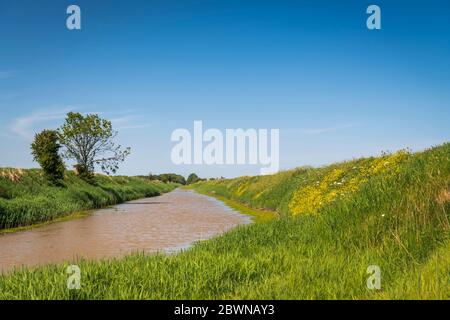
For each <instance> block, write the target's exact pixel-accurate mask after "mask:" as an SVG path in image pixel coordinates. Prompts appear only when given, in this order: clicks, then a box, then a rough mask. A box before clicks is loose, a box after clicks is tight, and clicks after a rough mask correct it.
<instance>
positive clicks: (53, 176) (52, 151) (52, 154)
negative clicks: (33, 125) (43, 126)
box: [31, 130, 65, 183]
mask: <svg viewBox="0 0 450 320" xmlns="http://www.w3.org/2000/svg"><path fill="white" fill-rule="evenodd" d="M60 148H61V145H60V144H59V143H58V134H57V132H56V131H55V130H44V131H42V132H40V133H37V134H36V135H35V136H34V141H33V143H32V144H31V154H32V155H33V158H34V160H35V161H36V162H38V163H39V165H40V166H41V168H42V170H43V171H44V175H45V176H46V177H47V178H48V179H49V180H50V181H51V182H53V183H58V182H59V181H60V180H62V179H64V170H65V167H64V162H63V160H62V159H61V156H60V155H59V149H60Z"/></svg>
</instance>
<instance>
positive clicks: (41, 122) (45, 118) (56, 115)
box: [10, 108, 73, 139]
mask: <svg viewBox="0 0 450 320" xmlns="http://www.w3.org/2000/svg"><path fill="white" fill-rule="evenodd" d="M71 110H73V108H70V109H69V108H64V109H60V110H56V111H39V112H35V113H32V114H29V115H25V116H22V117H19V118H16V119H14V120H13V122H12V124H11V126H10V131H11V132H12V133H13V134H15V135H18V136H20V137H23V138H25V139H30V138H32V137H33V135H34V134H35V133H36V132H37V131H38V130H40V129H42V128H43V126H52V125H53V124H54V122H55V121H56V120H62V119H64V118H65V116H66V114H67V112H69V111H71ZM54 125H55V127H56V126H57V125H56V124H54Z"/></svg>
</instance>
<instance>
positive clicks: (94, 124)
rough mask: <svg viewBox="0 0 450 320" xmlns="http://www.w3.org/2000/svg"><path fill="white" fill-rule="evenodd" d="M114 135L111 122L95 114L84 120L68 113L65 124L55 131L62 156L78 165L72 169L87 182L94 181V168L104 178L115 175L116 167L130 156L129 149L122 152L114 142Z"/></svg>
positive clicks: (115, 132)
mask: <svg viewBox="0 0 450 320" xmlns="http://www.w3.org/2000/svg"><path fill="white" fill-rule="evenodd" d="M116 136H117V131H114V130H113V128H112V124H111V121H108V120H106V119H102V118H100V117H99V116H98V115H97V114H88V115H85V116H83V115H82V114H80V113H74V112H69V113H68V114H67V117H66V120H65V123H64V124H63V125H62V126H61V127H60V128H59V129H58V137H59V141H60V143H61V145H62V146H63V147H64V153H63V156H64V157H65V158H67V159H72V160H75V161H76V162H77V164H76V165H75V169H76V171H77V172H78V174H79V175H80V176H81V177H83V178H85V179H87V180H91V179H93V174H94V169H95V165H99V166H100V167H101V169H102V171H103V172H105V173H106V174H111V173H116V172H117V170H118V169H119V164H120V163H121V162H123V161H124V160H125V158H126V157H127V156H128V155H129V154H130V148H124V149H122V146H121V145H116V144H115V143H114V139H115V137H116Z"/></svg>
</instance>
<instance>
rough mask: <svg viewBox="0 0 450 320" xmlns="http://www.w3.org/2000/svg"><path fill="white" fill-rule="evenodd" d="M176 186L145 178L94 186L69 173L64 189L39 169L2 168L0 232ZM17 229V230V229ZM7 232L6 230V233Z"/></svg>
mask: <svg viewBox="0 0 450 320" xmlns="http://www.w3.org/2000/svg"><path fill="white" fill-rule="evenodd" d="M175 186H176V185H174V184H164V183H158V182H149V181H146V180H145V179H142V178H133V177H108V176H103V175H97V176H96V184H95V185H91V184H88V183H86V182H84V181H83V180H81V179H80V178H78V177H77V176H76V175H75V174H74V173H73V172H72V171H68V172H66V177H65V179H64V181H63V183H62V185H61V186H54V185H52V184H50V183H48V182H47V180H46V179H45V178H44V177H43V176H42V172H41V171H40V170H38V169H30V170H20V169H8V168H2V169H0V229H6V230H9V231H11V229H13V230H14V228H17V227H24V226H25V227H26V226H30V225H35V224H40V223H45V222H48V221H53V220H55V219H58V220H60V219H63V218H64V219H67V218H68V217H69V216H71V217H77V216H82V215H85V214H86V212H81V211H85V210H91V209H97V208H102V207H105V206H109V205H113V204H116V203H120V202H124V201H128V200H132V199H137V198H142V197H151V196H155V195H158V194H160V193H162V192H166V191H170V190H172V189H173V188H175ZM16 230H17V229H16ZM3 231H5V230H3Z"/></svg>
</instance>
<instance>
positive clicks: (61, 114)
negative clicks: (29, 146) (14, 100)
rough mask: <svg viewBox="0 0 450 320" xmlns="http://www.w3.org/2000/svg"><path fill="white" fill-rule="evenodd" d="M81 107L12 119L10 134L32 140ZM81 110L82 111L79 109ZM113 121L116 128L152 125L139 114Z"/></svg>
mask: <svg viewBox="0 0 450 320" xmlns="http://www.w3.org/2000/svg"><path fill="white" fill-rule="evenodd" d="M79 110H80V107H66V108H62V109H58V110H55V109H51V110H44V111H43V110H41V111H36V112H33V113H31V114H28V115H24V116H22V117H18V118H16V119H14V120H13V121H12V124H11V125H10V126H9V132H10V134H13V135H15V136H19V137H22V138H25V139H27V140H30V139H32V138H33V136H34V134H35V133H36V132H39V131H40V130H43V129H44V128H56V127H58V126H59V125H60V124H61V123H62V120H64V119H65V117H66V114H67V113H68V112H70V111H79ZM79 112H81V111H79ZM82 113H83V114H88V113H89V114H98V115H102V114H103V113H102V112H82ZM106 118H108V117H107V114H106ZM111 122H112V124H113V126H114V129H116V130H131V129H139V128H148V127H150V126H151V125H150V124H147V123H144V122H142V117H141V116H139V115H130V114H125V115H123V116H119V117H116V118H112V119H111Z"/></svg>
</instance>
